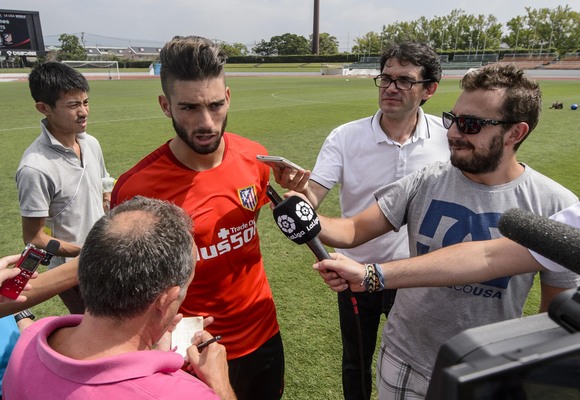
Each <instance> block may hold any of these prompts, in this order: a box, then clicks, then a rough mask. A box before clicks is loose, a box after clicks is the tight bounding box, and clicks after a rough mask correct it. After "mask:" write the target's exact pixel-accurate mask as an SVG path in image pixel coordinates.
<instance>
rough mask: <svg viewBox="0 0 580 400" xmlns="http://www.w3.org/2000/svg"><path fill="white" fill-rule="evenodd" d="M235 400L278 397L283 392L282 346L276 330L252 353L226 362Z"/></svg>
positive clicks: (264, 399) (260, 399)
mask: <svg viewBox="0 0 580 400" xmlns="http://www.w3.org/2000/svg"><path fill="white" fill-rule="evenodd" d="M228 365H229V374H230V383H231V384H232V387H233V389H234V392H235V393H236V396H237V397H238V400H279V399H280V398H282V394H283V393H284V347H283V346H282V336H281V335H280V332H278V333H276V334H275V335H274V336H272V337H271V338H270V339H268V340H267V341H266V343H264V344H263V345H262V346H260V347H259V348H258V349H256V350H255V351H254V352H252V353H250V354H247V355H245V356H243V357H240V358H236V359H233V360H230V361H228Z"/></svg>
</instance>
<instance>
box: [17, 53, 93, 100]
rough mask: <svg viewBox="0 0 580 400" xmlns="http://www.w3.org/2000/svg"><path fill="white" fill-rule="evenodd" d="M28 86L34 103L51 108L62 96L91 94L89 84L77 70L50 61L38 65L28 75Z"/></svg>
mask: <svg viewBox="0 0 580 400" xmlns="http://www.w3.org/2000/svg"><path fill="white" fill-rule="evenodd" d="M28 86H29V87H30V94H31V95H32V98H33V99H34V101H36V102H37V103H38V102H43V103H46V104H48V105H49V106H51V107H54V106H55V105H56V102H57V101H58V99H59V98H60V96H61V95H62V94H64V93H69V92H77V91H78V92H85V93H88V92H89V83H88V82H87V80H86V78H85V77H84V76H83V74H81V73H80V72H79V71H77V70H76V69H74V68H72V67H69V66H68V65H66V64H63V63H60V62H56V61H49V62H45V63H44V64H40V65H37V66H36V67H34V68H33V69H32V71H31V72H30V74H29V75H28Z"/></svg>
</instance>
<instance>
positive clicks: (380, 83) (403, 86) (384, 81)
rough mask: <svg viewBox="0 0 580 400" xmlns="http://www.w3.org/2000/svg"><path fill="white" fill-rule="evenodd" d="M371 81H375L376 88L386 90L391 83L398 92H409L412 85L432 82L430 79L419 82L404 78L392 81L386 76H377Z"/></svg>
mask: <svg viewBox="0 0 580 400" xmlns="http://www.w3.org/2000/svg"><path fill="white" fill-rule="evenodd" d="M373 80H374V81H375V86H376V87H379V88H383V89H387V88H388V87H389V86H391V83H394V84H395V87H396V88H397V89H398V90H411V88H412V87H413V85H415V84H417V83H427V82H432V80H431V79H423V80H420V81H412V80H409V79H404V78H399V79H393V78H391V77H389V76H387V75H377V76H375V77H374V78H373Z"/></svg>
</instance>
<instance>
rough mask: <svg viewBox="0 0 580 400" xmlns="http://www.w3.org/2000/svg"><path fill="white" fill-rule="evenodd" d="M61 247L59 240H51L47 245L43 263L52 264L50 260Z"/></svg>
mask: <svg viewBox="0 0 580 400" xmlns="http://www.w3.org/2000/svg"><path fill="white" fill-rule="evenodd" d="M59 248H60V242H59V241H58V240H53V239H51V240H49V241H48V243H47V245H46V254H45V255H44V259H43V260H42V261H41V262H40V263H41V264H42V265H48V264H50V260H51V259H52V256H54V255H55V254H56V253H58V249H59Z"/></svg>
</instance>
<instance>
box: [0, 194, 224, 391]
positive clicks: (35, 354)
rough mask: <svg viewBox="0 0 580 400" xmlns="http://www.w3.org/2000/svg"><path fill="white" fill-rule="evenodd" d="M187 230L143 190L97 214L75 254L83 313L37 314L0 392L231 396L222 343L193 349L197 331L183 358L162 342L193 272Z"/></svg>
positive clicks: (175, 210)
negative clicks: (77, 258) (77, 263)
mask: <svg viewBox="0 0 580 400" xmlns="http://www.w3.org/2000/svg"><path fill="white" fill-rule="evenodd" d="M191 231H192V222H191V219H190V218H189V217H188V216H187V215H186V214H185V213H184V212H183V211H182V210H181V209H180V208H179V207H177V206H175V205H173V204H170V203H168V202H163V201H160V200H153V199H147V198H144V197H136V198H134V199H132V200H130V201H127V202H125V203H123V204H122V205H119V206H118V207H116V208H115V209H114V210H113V211H111V213H110V214H109V215H106V216H103V217H102V218H101V219H100V220H99V221H97V223H96V224H95V226H94V227H93V228H92V229H91V231H90V232H89V234H88V236H87V239H86V242H85V246H83V249H82V250H81V255H80V259H79V273H78V276H79V286H80V289H81V293H82V295H83V299H84V300H85V305H86V312H85V315H84V316H83V315H68V316H64V317H50V318H44V319H42V320H40V321H38V322H35V323H33V324H32V325H31V326H30V327H29V328H28V329H27V330H25V331H24V332H23V334H22V336H21V337H20V339H19V340H18V342H17V344H16V347H15V348H14V351H13V353H12V356H11V358H10V361H9V364H8V368H7V370H6V374H5V375H4V383H3V387H2V391H3V392H2V395H3V399H19V400H26V399H40V398H41V399H45V400H52V399H54V400H56V399H65V398H66V399H69V400H77V399H78V400H80V399H83V400H84V399H89V398H110V399H131V398H139V399H182V398H195V399H203V400H205V399H212V400H213V399H219V398H221V399H227V400H231V399H235V395H234V393H233V390H232V388H231V386H230V384H229V376H228V367H227V360H226V351H225V347H224V346H223V345H221V344H218V343H212V344H210V345H209V346H207V347H205V348H204V349H202V350H201V351H200V350H198V349H197V346H196V345H197V344H199V343H201V342H202V341H205V340H208V339H210V338H211V335H210V334H209V333H208V332H206V331H203V332H201V334H196V336H195V338H194V340H193V345H192V346H190V347H189V348H188V349H187V356H188V362H185V363H184V360H183V358H182V356H180V355H179V354H177V353H175V352H173V351H170V350H169V345H165V346H164V345H162V344H161V343H169V341H168V340H167V338H168V335H169V332H170V331H171V330H172V329H173V328H174V327H175V325H176V324H177V323H178V322H179V321H180V319H181V318H182V315H181V314H178V313H177V311H178V309H179V306H180V305H181V302H182V301H183V298H184V296H185V293H186V291H187V287H188V285H189V284H190V283H191V280H192V279H193V275H194V265H195V247H194V242H193V237H192V235H191V233H190V232H191ZM208 319H209V318H208ZM31 372H32V376H33V378H32V379H28V378H26V379H25V377H26V376H30V373H31ZM193 375H195V376H193Z"/></svg>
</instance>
